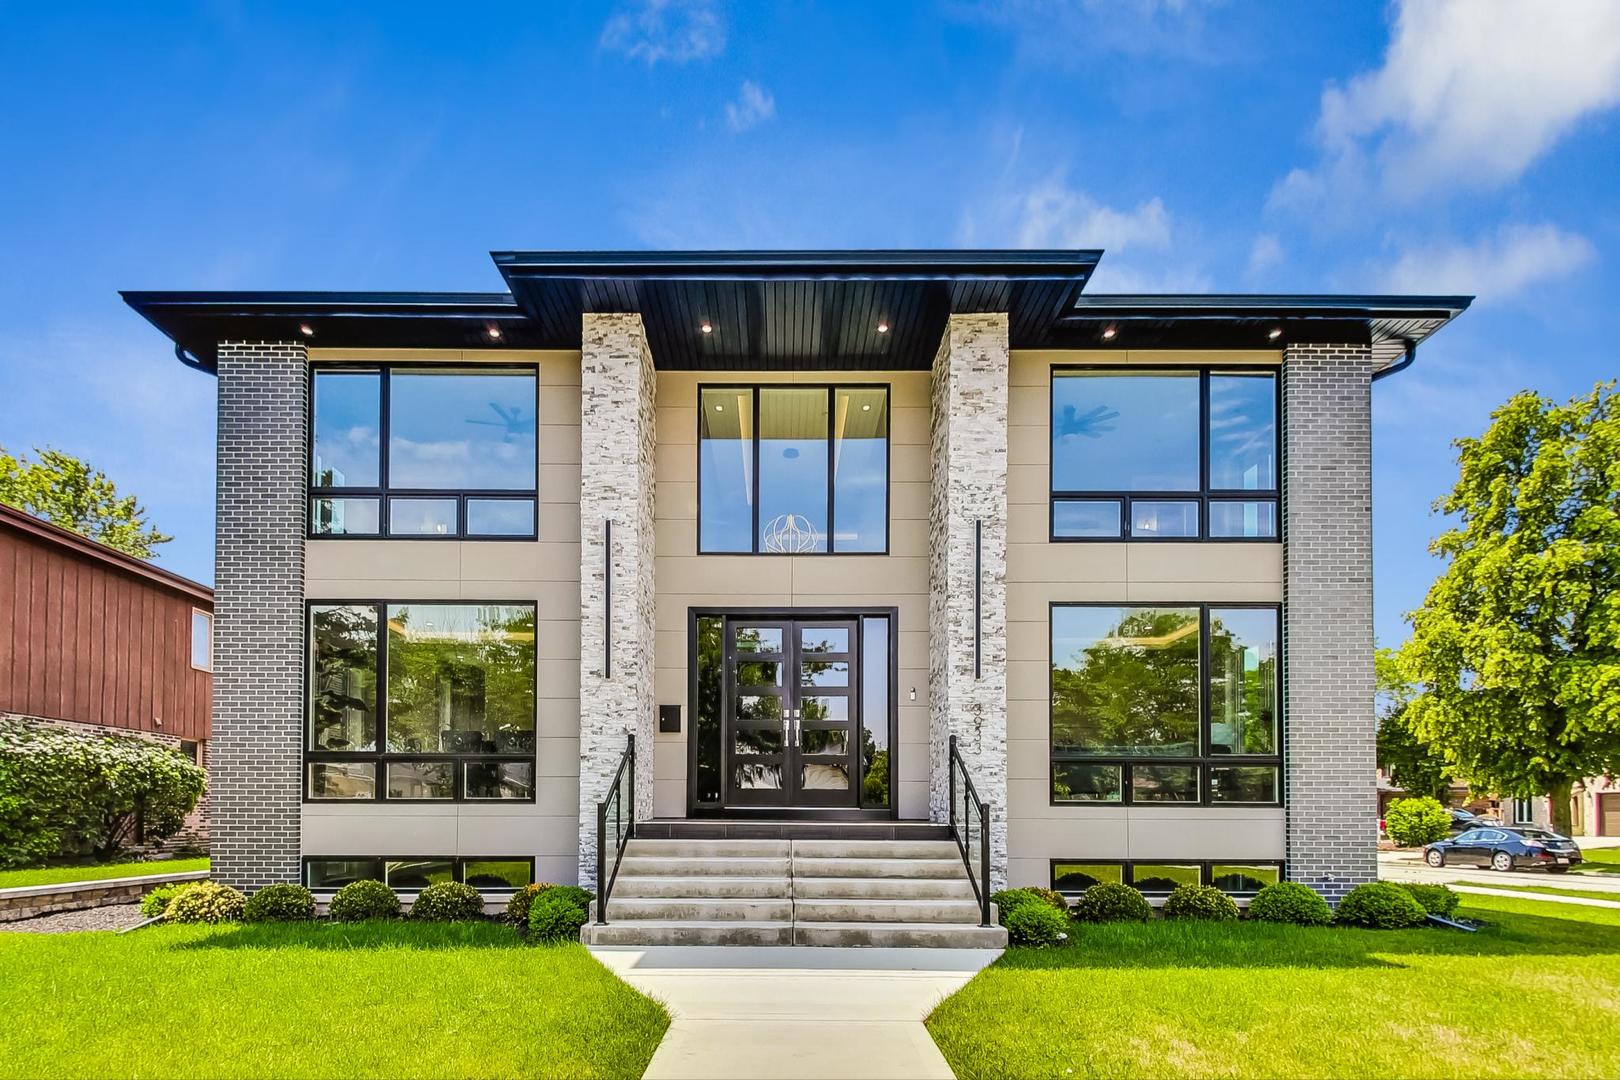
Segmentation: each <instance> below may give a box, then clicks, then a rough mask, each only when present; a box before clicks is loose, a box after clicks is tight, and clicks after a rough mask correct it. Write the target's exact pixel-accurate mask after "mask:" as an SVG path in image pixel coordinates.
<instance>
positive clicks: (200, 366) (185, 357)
mask: <svg viewBox="0 0 1620 1080" xmlns="http://www.w3.org/2000/svg"><path fill="white" fill-rule="evenodd" d="M174 358H175V359H176V360H178V361H180V362H181V363H182V364H184V365H186V367H188V368H195V369H196V370H198V371H200V372H202V373H203V374H204V375H213V374H216V373H215V372H212V371H209V370H208V366H207V365H206V364H204V363H203V362H202V361H201V360H199V359H197V358H196V357H195V356H192V355H191V354H190V353H188V352H187V351H186V347H185V346H184V345H181V344H179V343H178V342H176V343H175V346H174ZM1376 377H1377V376H1374V378H1376Z"/></svg>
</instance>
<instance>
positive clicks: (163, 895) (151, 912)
mask: <svg viewBox="0 0 1620 1080" xmlns="http://www.w3.org/2000/svg"><path fill="white" fill-rule="evenodd" d="M195 884H196V882H194V881H176V882H174V883H173V884H170V885H159V886H158V887H157V888H155V889H153V890H152V891H151V892H149V893H147V894H146V895H145V896H143V897H141V915H142V917H144V918H147V919H155V918H157V917H158V916H159V915H162V914H163V913H164V912H166V911H168V909H169V902H170V901H171V900H173V899H174V898H175V897H176V896H178V895H180V891H181V890H182V889H189V888H190V887H191V886H193V885H195Z"/></svg>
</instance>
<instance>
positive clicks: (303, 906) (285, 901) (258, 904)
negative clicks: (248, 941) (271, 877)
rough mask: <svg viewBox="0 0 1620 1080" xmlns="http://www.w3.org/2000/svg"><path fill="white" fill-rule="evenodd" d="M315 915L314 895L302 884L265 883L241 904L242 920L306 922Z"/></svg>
mask: <svg viewBox="0 0 1620 1080" xmlns="http://www.w3.org/2000/svg"><path fill="white" fill-rule="evenodd" d="M314 917H315V897H314V896H313V895H311V894H310V891H309V890H308V889H306V888H304V887H303V886H302V885H291V884H285V883H284V884H281V885H266V886H265V887H264V888H262V889H260V890H259V891H258V892H256V893H254V894H253V895H252V896H250V897H248V898H247V903H246V904H243V905H242V921H243V922H253V923H260V922H308V921H309V920H310V919H313V918H314Z"/></svg>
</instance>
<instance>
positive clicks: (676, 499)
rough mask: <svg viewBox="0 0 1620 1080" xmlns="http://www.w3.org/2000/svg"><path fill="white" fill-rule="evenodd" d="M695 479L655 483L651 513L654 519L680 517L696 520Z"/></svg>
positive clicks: (681, 518) (696, 496) (686, 519)
mask: <svg viewBox="0 0 1620 1080" xmlns="http://www.w3.org/2000/svg"><path fill="white" fill-rule="evenodd" d="M697 489H698V486H697V481H696V480H693V481H692V482H691V483H681V482H678V481H671V482H670V483H667V484H657V485H656V486H655V487H654V488H653V513H654V518H655V520H658V521H661V520H664V519H666V518H671V519H677V518H678V519H680V520H682V521H696V520H697V500H698V491H697Z"/></svg>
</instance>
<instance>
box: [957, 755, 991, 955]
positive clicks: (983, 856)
mask: <svg viewBox="0 0 1620 1080" xmlns="http://www.w3.org/2000/svg"><path fill="white" fill-rule="evenodd" d="M950 746H951V748H950V760H949V765H950V768H949V769H948V770H947V771H948V772H949V773H950V794H949V795H948V796H947V798H948V799H949V801H950V823H951V838H952V839H953V840H955V841H956V847H957V850H959V851H960V852H961V853H962V862H963V864H964V865H965V866H966V867H967V872H968V881H969V882H970V883H971V884H972V885H973V897H974V899H976V900H977V901H978V902H979V925H980V926H989V925H990V814H991V812H992V808H991V807H990V806H988V805H986V804H985V802H984V800H983V799H981V798H979V792H978V791H977V789H975V788H974V786H973V778H972V777H971V776H969V775H968V770H967V763H966V762H964V761H963V760H962V754H961V752H960V751H958V750H957V748H956V736H955V735H952V736H951V744H950ZM959 775H960V782H958V777H959ZM958 797H960V799H961V805H960V806H958V805H957V799H958ZM958 811H960V815H959V814H958ZM975 864H977V865H975Z"/></svg>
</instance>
